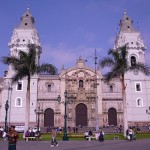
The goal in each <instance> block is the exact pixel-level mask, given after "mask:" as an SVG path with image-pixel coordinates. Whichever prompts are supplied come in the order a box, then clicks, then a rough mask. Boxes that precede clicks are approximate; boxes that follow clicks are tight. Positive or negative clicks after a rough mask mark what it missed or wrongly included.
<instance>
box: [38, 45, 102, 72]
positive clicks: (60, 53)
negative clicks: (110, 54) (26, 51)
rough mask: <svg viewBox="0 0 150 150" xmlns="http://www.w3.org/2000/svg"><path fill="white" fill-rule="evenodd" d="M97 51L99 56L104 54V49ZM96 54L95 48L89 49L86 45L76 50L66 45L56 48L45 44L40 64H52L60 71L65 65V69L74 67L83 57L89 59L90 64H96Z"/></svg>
mask: <svg viewBox="0 0 150 150" xmlns="http://www.w3.org/2000/svg"><path fill="white" fill-rule="evenodd" d="M96 50H97V54H98V55H101V54H102V52H103V51H102V48H96ZM94 52H95V48H92V47H91V48H88V47H86V46H85V45H80V46H78V47H76V48H68V47H67V46H65V44H64V43H60V44H58V45H57V46H56V47H53V46H51V45H50V44H45V45H43V51H42V54H41V61H40V62H41V63H51V64H53V65H55V66H56V67H57V68H58V70H59V69H61V67H62V66H63V65H64V66H65V68H68V67H72V66H74V65H75V64H76V60H77V59H78V58H79V57H80V56H81V57H82V58H83V59H89V60H90V61H89V62H92V63H93V64H94V61H93V60H94ZM90 57H91V58H90ZM92 57H93V59H92ZM87 64H89V63H87Z"/></svg>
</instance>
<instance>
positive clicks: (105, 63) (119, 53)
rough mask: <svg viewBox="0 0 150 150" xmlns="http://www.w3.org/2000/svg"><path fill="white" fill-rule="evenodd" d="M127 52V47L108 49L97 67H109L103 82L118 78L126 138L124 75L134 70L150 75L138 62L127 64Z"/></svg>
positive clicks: (146, 68)
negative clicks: (120, 87) (120, 86)
mask: <svg viewBox="0 0 150 150" xmlns="http://www.w3.org/2000/svg"><path fill="white" fill-rule="evenodd" d="M127 56H128V51H127V46H126V45H125V46H123V47H120V48H117V49H110V50H109V51H108V56H107V57H104V58H102V59H101V60H100V61H99V66H100V67H102V68H104V67H109V68H110V71H109V72H108V73H106V76H105V77H106V78H105V80H106V81H107V82H109V81H110V80H111V79H113V78H117V77H119V78H120V81H121V85H122V99H123V110H124V113H123V119H124V136H126V130H127V129H128V123H127V109H126V85H125V74H126V73H127V72H130V71H134V70H135V69H136V70H138V71H141V72H143V73H144V74H145V75H148V74H150V70H149V68H148V67H147V66H146V65H144V64H142V63H140V62H138V63H134V64H133V65H131V66H130V65H129V63H128V59H127Z"/></svg>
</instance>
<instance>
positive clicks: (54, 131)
mask: <svg viewBox="0 0 150 150" xmlns="http://www.w3.org/2000/svg"><path fill="white" fill-rule="evenodd" d="M54 144H55V145H54ZM54 146H58V142H57V141H56V130H55V128H53V129H52V141H51V147H54Z"/></svg>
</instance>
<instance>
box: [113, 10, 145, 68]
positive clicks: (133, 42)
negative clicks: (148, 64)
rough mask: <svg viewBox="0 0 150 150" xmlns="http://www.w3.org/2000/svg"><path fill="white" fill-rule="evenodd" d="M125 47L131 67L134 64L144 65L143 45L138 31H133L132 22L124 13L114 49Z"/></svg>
mask: <svg viewBox="0 0 150 150" xmlns="http://www.w3.org/2000/svg"><path fill="white" fill-rule="evenodd" d="M125 44H126V45H127V49H128V62H129V64H130V65H133V64H134V63H136V62H141V63H144V64H145V49H146V48H145V45H144V42H143V40H142V38H141V34H140V32H139V31H137V30H136V29H134V27H133V21H132V20H131V18H130V17H129V16H128V15H127V13H126V11H124V15H123V17H122V19H121V20H120V31H119V33H118V35H117V37H116V41H115V48H119V47H122V46H124V45H125Z"/></svg>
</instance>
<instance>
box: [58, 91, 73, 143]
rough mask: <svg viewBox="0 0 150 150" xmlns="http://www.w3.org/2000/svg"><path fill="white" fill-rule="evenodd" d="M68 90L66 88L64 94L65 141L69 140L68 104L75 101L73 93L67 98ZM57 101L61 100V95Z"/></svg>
mask: <svg viewBox="0 0 150 150" xmlns="http://www.w3.org/2000/svg"><path fill="white" fill-rule="evenodd" d="M67 95H68V93H67V91H66V90H65V92H64V96H65V101H64V106H65V114H64V135H63V141H68V134H67V104H68V103H70V102H73V99H74V97H73V95H71V97H70V98H68V99H67ZM57 101H58V102H59V103H60V102H61V97H60V95H58V98H57Z"/></svg>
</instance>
